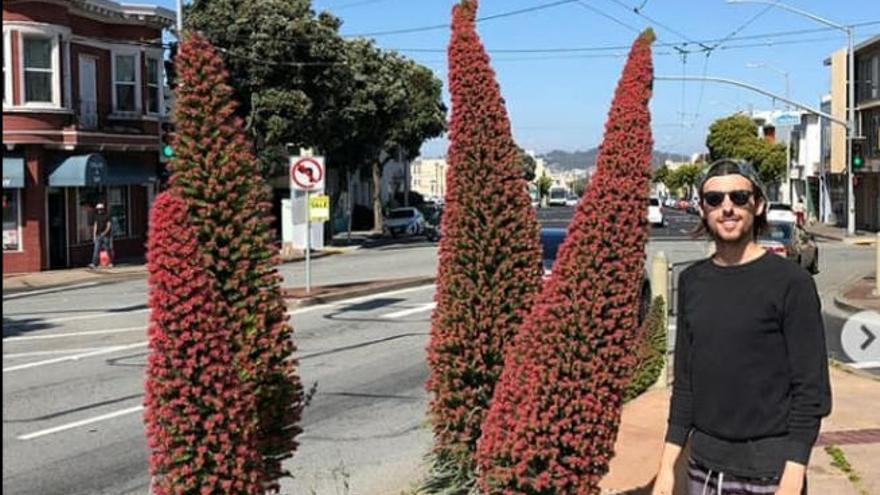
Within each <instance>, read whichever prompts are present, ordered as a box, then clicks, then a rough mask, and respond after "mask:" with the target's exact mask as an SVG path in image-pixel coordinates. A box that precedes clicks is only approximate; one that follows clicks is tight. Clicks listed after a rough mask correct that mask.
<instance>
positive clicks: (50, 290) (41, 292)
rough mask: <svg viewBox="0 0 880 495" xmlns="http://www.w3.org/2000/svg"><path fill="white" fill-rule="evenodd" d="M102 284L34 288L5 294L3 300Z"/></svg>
mask: <svg viewBox="0 0 880 495" xmlns="http://www.w3.org/2000/svg"><path fill="white" fill-rule="evenodd" d="M100 284H101V283H100V282H87V283H84V284H78V285H65V286H61V287H53V288H49V289H40V290H32V291H28V292H18V293H15V294H10V295H8V296H3V300H4V301H9V300H12V299H18V298H20V297H27V296H37V295H40V294H46V293H47V292H58V291H62V290H63V291H68V290H73V289H85V288H86V287H94V286H96V285H100Z"/></svg>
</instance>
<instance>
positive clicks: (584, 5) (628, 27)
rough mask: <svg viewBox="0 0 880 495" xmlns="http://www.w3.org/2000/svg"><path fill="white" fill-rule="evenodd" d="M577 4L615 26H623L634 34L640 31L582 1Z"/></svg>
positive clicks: (579, 0)
mask: <svg viewBox="0 0 880 495" xmlns="http://www.w3.org/2000/svg"><path fill="white" fill-rule="evenodd" d="M577 4H578V5H580V6H581V7H583V8H585V9H587V10H589V11H591V12H593V13H595V14H598V15H600V16H602V17H604V18H606V19H609V20H611V21H612V22H614V23H615V24H619V25H621V26H623V27H625V28H627V29H629V30H630V31H635V32H637V33H638V32H639V31H640V29H638V28H636V27H633V26H632V25H630V24H627V23H625V22H623V21H621V20H620V19H618V18H617V17H614V16H613V15H611V14H608V13H606V12H604V11H602V10H600V9H597V8H596V7H593V6H592V5H590V4H588V3H587V2H584V1H582V0H578V2H577Z"/></svg>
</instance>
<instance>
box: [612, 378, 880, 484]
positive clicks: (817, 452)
mask: <svg viewBox="0 0 880 495" xmlns="http://www.w3.org/2000/svg"><path fill="white" fill-rule="evenodd" d="M830 374H831V390H832V394H833V397H834V403H833V411H832V412H831V416H829V417H827V418H825V420H824V421H823V422H822V430H821V433H820V436H819V441H818V443H817V446H816V447H815V448H814V449H813V454H812V457H811V459H810V466H809V470H808V480H809V481H808V482H809V490H810V493H811V494H822V495H824V494H834V495H848V494H853V495H868V494H878V493H880V462H877V459H880V415H878V414H877V411H878V410H880V379H877V378H875V377H873V376H871V375H867V374H862V373H858V372H854V371H851V370H850V369H849V368H846V367H844V366H840V365H835V364H832V366H831V367H830ZM669 398H670V390H669V389H654V390H651V391H649V392H647V393H645V394H644V395H642V396H640V397H638V398H637V399H635V400H634V401H632V402H631V403H629V404H627V405H626V406H624V409H623V417H622V420H621V425H620V431H619V434H618V437H617V444H616V446H615V450H616V454H615V456H614V459H613V460H612V461H611V470H610V472H609V473H608V475H607V476H605V478H604V479H603V480H602V485H601V486H602V488H603V490H604V491H603V493H609V494H619V493H627V494H632V495H635V494H650V486H651V483H652V481H653V478H654V475H655V474H656V470H657V467H658V466H659V464H660V453H661V450H662V448H663V438H664V435H665V434H666V418H667V414H668V412H669ZM829 446H836V447H837V448H839V449H840V451H841V452H842V453H843V456H844V457H845V459H846V461H848V463H849V465H850V466H851V467H852V474H854V475H855V476H857V477H858V480H857V481H851V480H850V476H848V475H847V474H846V473H844V472H843V471H842V470H841V469H840V468H838V467H835V466H834V464H833V459H832V456H831V455H830V454H829V453H828V452H827V451H826V448H827V447H829ZM838 460H840V457H838ZM681 475H683V472H682V473H680V476H679V479H681V478H682V476H681ZM675 493H676V494H685V493H686V492H685V491H684V483H683V482H677V483H676V492H675Z"/></svg>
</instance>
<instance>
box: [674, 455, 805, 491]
mask: <svg viewBox="0 0 880 495" xmlns="http://www.w3.org/2000/svg"><path fill="white" fill-rule="evenodd" d="M778 487H779V478H778V477H773V478H743V477H741V476H733V475H731V474H727V473H724V472H718V471H713V470H711V469H707V468H705V467H703V466H701V465H699V464H697V463H696V462H695V461H694V460H693V459H689V460H688V495H773V494H774V493H776V489H777V488H778ZM806 494H807V480H806V479H804V488H803V490H801V495H806Z"/></svg>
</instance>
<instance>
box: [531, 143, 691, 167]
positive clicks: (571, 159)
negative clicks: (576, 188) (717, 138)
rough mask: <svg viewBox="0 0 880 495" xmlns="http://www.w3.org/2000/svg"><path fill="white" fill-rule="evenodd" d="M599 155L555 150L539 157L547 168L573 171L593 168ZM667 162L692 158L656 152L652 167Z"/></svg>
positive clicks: (593, 152)
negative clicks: (545, 163)
mask: <svg viewBox="0 0 880 495" xmlns="http://www.w3.org/2000/svg"><path fill="white" fill-rule="evenodd" d="M598 154H599V148H591V149H589V150H587V151H561V150H553V151H551V152H550V153H544V154H542V155H539V156H540V157H541V158H543V159H544V160H545V161H546V162H547V166H548V167H550V168H551V169H553V170H560V171H562V170H572V169H576V168H580V169H587V168H593V166H594V165H595V163H596V155H598ZM666 160H674V161H687V160H690V157H689V156H687V155H682V154H679V153H667V152H665V151H658V150H654V156H653V157H652V159H651V166H652V167H653V168H658V167H660V166H661V165H663V163H664V162H665V161H666Z"/></svg>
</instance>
